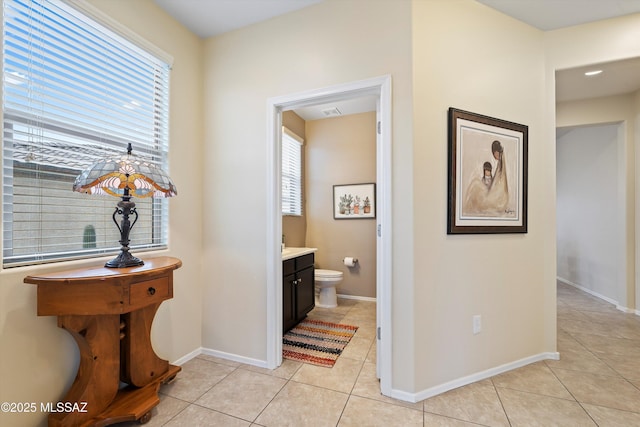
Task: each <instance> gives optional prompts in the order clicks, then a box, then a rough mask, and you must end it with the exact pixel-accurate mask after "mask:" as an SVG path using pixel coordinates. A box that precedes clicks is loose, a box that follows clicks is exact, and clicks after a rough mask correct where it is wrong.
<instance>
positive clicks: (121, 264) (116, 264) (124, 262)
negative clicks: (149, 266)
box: [104, 251, 144, 268]
mask: <svg viewBox="0 0 640 427" xmlns="http://www.w3.org/2000/svg"><path fill="white" fill-rule="evenodd" d="M139 265H144V261H142V260H141V259H140V258H136V257H134V256H133V255H131V254H130V253H129V252H124V251H122V252H120V254H119V255H118V256H117V257H115V258H114V259H112V260H111V261H109V262H107V263H106V264H105V265H104V266H105V267H109V268H125V267H137V266H139Z"/></svg>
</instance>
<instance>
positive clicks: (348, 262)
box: [342, 256, 358, 267]
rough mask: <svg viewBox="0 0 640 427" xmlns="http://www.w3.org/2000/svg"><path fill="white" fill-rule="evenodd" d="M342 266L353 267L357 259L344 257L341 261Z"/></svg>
mask: <svg viewBox="0 0 640 427" xmlns="http://www.w3.org/2000/svg"><path fill="white" fill-rule="evenodd" d="M342 261H343V262H344V265H346V266H347V267H355V266H356V264H357V263H358V259H357V258H353V257H350V256H348V257H345V258H344V259H343V260H342Z"/></svg>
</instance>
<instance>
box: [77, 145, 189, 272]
mask: <svg viewBox="0 0 640 427" xmlns="http://www.w3.org/2000/svg"><path fill="white" fill-rule="evenodd" d="M131 150H132V148H131V144H129V145H128V146H127V154H124V155H120V156H113V157H108V158H104V159H100V160H98V161H97V162H95V163H94V164H93V165H91V166H89V167H88V168H87V169H85V170H84V171H82V173H81V174H80V175H78V176H77V177H76V180H75V182H74V183H73V191H77V192H79V193H87V194H97V195H106V194H108V195H111V196H114V197H120V198H121V199H122V200H120V201H119V202H118V205H117V206H116V210H115V211H114V212H113V215H112V218H113V222H114V223H115V224H116V226H117V227H118V230H120V245H122V247H121V248H120V253H119V254H118V256H117V257H115V258H114V259H112V260H111V261H109V262H107V263H106V264H105V267H110V268H124V267H134V266H138V265H143V264H144V262H143V261H142V260H141V259H140V258H136V257H134V256H133V255H131V253H129V233H130V231H131V229H132V228H133V226H134V225H135V223H136V221H138V212H136V204H135V202H133V201H132V200H131V198H132V197H138V198H144V197H173V196H176V195H177V194H178V192H177V190H176V187H175V185H174V184H173V182H172V181H171V178H169V175H167V173H166V172H165V171H163V170H162V169H160V168H159V167H157V166H156V165H154V164H153V163H151V162H149V161H147V160H144V159H142V158H139V157H136V156H134V155H133V154H131ZM117 215H121V216H122V219H121V221H120V223H119V224H118V221H117V219H116V216H117ZM129 215H133V216H134V219H133V223H132V222H131V221H129Z"/></svg>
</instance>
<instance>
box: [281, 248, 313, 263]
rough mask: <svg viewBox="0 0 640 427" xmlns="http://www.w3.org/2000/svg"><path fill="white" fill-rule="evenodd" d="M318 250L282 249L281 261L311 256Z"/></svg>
mask: <svg viewBox="0 0 640 427" xmlns="http://www.w3.org/2000/svg"><path fill="white" fill-rule="evenodd" d="M317 250H318V248H284V250H283V251H282V260H283V261H284V260H287V259H291V258H297V257H299V256H302V255H307V254H312V253H314V252H316V251H317Z"/></svg>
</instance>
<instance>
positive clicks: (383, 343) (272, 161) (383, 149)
mask: <svg viewBox="0 0 640 427" xmlns="http://www.w3.org/2000/svg"><path fill="white" fill-rule="evenodd" d="M368 95H375V96H377V97H378V111H377V116H378V120H379V122H378V123H379V124H378V135H377V142H376V203H377V207H376V225H377V234H378V238H377V239H376V242H377V243H376V254H377V266H376V268H377V270H376V277H377V280H376V282H377V284H376V301H377V307H376V309H377V312H376V314H377V315H376V318H377V325H378V329H377V335H378V342H377V349H378V352H377V361H378V362H377V363H378V366H377V368H378V369H377V372H378V376H379V377H380V390H381V392H382V394H384V395H385V396H390V395H391V384H392V381H391V374H392V370H391V366H392V363H391V354H392V352H391V343H392V337H391V331H392V328H391V283H392V282H391V278H392V271H391V267H392V260H391V256H392V248H391V242H392V239H391V229H392V227H391V224H392V222H391V193H392V191H391V189H392V187H391V166H392V163H391V108H392V107H391V105H392V102H391V76H389V75H386V76H381V77H375V78H371V79H367V80H361V81H357V82H352V83H346V84H342V85H336V86H331V87H327V88H322V89H315V90H310V91H307V92H301V93H296V94H292V95H285V96H279V97H275V98H270V99H268V100H267V218H266V220H267V224H266V229H267V236H266V244H267V247H266V260H267V288H266V289H267V292H266V297H267V298H266V300H267V307H266V308H267V325H266V326H267V368H269V369H275V368H276V367H278V366H280V365H281V364H282V255H281V253H280V243H281V239H282V210H281V209H282V208H281V198H282V194H281V193H282V189H281V184H280V165H281V157H280V152H281V133H282V112H283V111H287V110H292V109H294V108H301V107H306V106H311V105H318V104H325V103H328V102H332V101H338V100H343V99H351V98H356V97H361V96H368Z"/></svg>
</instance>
